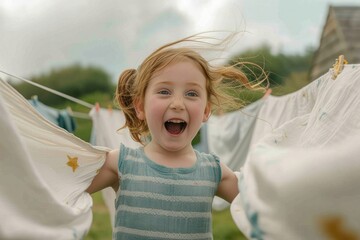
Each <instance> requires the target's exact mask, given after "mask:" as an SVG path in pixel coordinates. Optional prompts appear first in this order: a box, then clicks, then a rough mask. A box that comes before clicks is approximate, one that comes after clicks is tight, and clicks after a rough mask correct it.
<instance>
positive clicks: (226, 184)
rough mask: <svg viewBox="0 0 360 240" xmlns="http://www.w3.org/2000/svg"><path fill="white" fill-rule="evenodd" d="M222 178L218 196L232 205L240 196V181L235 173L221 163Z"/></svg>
mask: <svg viewBox="0 0 360 240" xmlns="http://www.w3.org/2000/svg"><path fill="white" fill-rule="evenodd" d="M220 166H221V172H222V177H221V181H220V183H219V186H218V190H217V193H216V195H217V196H219V197H221V198H223V199H225V200H226V201H228V202H229V203H231V202H232V201H233V200H234V198H235V197H236V196H237V195H238V194H239V189H238V179H237V177H236V175H235V173H234V172H233V171H231V169H230V168H228V167H227V166H226V165H225V164H223V163H220Z"/></svg>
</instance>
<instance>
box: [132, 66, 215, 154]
mask: <svg viewBox="0 0 360 240" xmlns="http://www.w3.org/2000/svg"><path fill="white" fill-rule="evenodd" d="M136 110H137V113H138V114H137V115H138V118H139V119H141V120H145V121H146V122H147V125H148V127H149V130H150V133H151V142H150V143H149V144H152V145H153V146H156V147H160V149H163V150H166V151H180V150H188V148H191V141H192V140H193V138H194V137H195V135H196V133H197V132H198V130H199V129H200V126H201V123H202V122H204V121H206V120H207V119H208V116H209V114H210V105H209V104H208V101H207V92H206V79H205V77H204V75H203V74H202V72H201V71H200V69H199V67H198V66H197V65H196V64H195V63H194V62H192V61H191V60H185V61H181V62H177V63H173V64H170V65H169V66H167V67H165V68H164V69H163V70H161V71H159V72H158V73H155V74H154V75H153V76H152V79H151V80H150V82H149V85H148V87H147V89H146V92H145V100H144V103H139V104H136ZM154 144H155V145H154Z"/></svg>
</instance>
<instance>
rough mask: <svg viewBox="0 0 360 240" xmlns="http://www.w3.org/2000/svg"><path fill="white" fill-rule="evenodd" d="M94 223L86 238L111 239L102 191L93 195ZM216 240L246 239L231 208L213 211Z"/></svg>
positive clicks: (91, 239)
mask: <svg viewBox="0 0 360 240" xmlns="http://www.w3.org/2000/svg"><path fill="white" fill-rule="evenodd" d="M92 197H93V201H94V206H93V223H92V226H91V229H90V231H89V233H88V235H87V236H86V237H85V240H111V225H110V217H109V214H108V211H107V208H106V206H105V203H104V201H103V199H102V196H101V193H100V192H97V193H95V194H93V195H92ZM213 235H214V240H246V238H245V237H244V236H243V235H242V234H241V232H240V231H239V229H238V228H237V227H236V225H235V223H234V222H233V220H232V217H231V214H230V211H229V210H225V211H221V212H213Z"/></svg>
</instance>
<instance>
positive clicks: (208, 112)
mask: <svg viewBox="0 0 360 240" xmlns="http://www.w3.org/2000/svg"><path fill="white" fill-rule="evenodd" d="M210 116H211V106H210V103H208V104H207V105H206V107H205V110H204V117H203V122H206V121H207V120H208V119H209V118H210Z"/></svg>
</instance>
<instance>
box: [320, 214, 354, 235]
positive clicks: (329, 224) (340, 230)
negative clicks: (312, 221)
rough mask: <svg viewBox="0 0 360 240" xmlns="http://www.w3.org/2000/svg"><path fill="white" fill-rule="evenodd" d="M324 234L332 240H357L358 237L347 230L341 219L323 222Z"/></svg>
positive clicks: (332, 218)
mask: <svg viewBox="0 0 360 240" xmlns="http://www.w3.org/2000/svg"><path fill="white" fill-rule="evenodd" d="M321 225H322V230H323V232H324V233H325V234H326V235H327V236H328V237H329V238H330V239H332V240H357V239H359V238H358V236H356V234H355V233H354V232H352V231H350V230H349V229H345V226H344V225H345V224H344V221H343V219H342V218H341V217H337V216H334V217H329V218H326V219H324V220H323V221H322V223H321Z"/></svg>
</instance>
